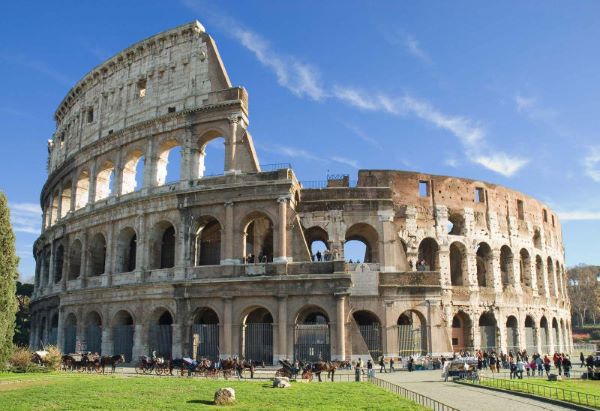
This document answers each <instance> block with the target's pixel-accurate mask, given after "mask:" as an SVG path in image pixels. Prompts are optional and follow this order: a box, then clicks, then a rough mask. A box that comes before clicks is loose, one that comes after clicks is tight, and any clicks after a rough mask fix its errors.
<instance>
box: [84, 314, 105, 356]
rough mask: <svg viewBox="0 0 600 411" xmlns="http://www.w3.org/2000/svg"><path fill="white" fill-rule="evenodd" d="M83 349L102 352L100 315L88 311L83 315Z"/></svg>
mask: <svg viewBox="0 0 600 411" xmlns="http://www.w3.org/2000/svg"><path fill="white" fill-rule="evenodd" d="M84 325H85V330H84V335H85V346H86V347H85V350H86V351H91V352H95V353H98V354H102V316H101V315H100V314H99V313H98V312H97V311H90V312H88V313H87V314H86V316H85V322H84Z"/></svg>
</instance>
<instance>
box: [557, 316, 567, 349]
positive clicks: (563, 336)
mask: <svg viewBox="0 0 600 411" xmlns="http://www.w3.org/2000/svg"><path fill="white" fill-rule="evenodd" d="M559 333H560V337H561V342H562V344H561V345H562V349H563V351H568V350H569V343H568V341H569V335H568V333H567V330H566V328H565V321H564V320H562V319H561V320H560V329H559Z"/></svg>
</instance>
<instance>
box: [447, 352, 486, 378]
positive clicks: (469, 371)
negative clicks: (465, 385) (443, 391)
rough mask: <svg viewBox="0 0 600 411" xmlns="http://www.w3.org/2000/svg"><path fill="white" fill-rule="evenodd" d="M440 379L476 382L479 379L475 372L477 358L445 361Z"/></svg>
mask: <svg viewBox="0 0 600 411" xmlns="http://www.w3.org/2000/svg"><path fill="white" fill-rule="evenodd" d="M442 378H444V380H446V381H447V380H448V378H455V379H463V378H466V379H470V380H477V379H478V378H479V374H478V372H477V358H476V357H460V358H456V359H454V360H451V361H446V363H445V364H444V369H443V371H442Z"/></svg>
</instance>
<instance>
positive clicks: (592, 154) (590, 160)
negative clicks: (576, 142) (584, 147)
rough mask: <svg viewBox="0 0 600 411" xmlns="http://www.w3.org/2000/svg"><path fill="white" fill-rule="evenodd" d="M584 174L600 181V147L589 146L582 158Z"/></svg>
mask: <svg viewBox="0 0 600 411" xmlns="http://www.w3.org/2000/svg"><path fill="white" fill-rule="evenodd" d="M582 165H583V169H584V171H585V174H586V175H587V176H588V177H590V178H591V179H592V180H594V181H597V182H599V183H600V147H590V148H589V152H588V153H587V154H586V155H585V156H584V158H583V160H582Z"/></svg>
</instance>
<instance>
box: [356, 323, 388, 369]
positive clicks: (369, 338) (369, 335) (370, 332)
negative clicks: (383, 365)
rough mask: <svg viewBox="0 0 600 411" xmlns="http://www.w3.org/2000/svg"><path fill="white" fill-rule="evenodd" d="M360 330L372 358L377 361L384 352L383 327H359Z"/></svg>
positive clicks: (377, 325) (373, 325) (374, 325)
mask: <svg viewBox="0 0 600 411" xmlns="http://www.w3.org/2000/svg"><path fill="white" fill-rule="evenodd" d="M358 329H359V330H360V335H362V338H363V340H365V343H366V344H367V348H368V349H369V354H371V358H373V360H374V361H377V360H378V359H379V357H381V356H382V355H383V350H382V349H381V325H380V324H372V325H359V326H358Z"/></svg>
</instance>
